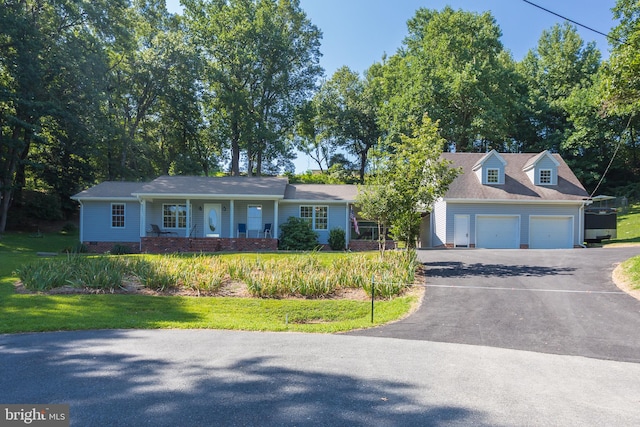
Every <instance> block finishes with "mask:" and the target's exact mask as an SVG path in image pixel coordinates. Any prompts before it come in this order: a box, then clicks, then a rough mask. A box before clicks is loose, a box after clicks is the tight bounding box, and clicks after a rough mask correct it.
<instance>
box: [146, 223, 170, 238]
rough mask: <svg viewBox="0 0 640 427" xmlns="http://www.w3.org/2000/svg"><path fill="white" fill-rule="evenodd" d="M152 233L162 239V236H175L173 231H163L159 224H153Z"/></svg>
mask: <svg viewBox="0 0 640 427" xmlns="http://www.w3.org/2000/svg"><path fill="white" fill-rule="evenodd" d="M151 233H152V234H155V235H156V236H157V237H160V235H161V234H167V235H168V234H173V232H171V231H162V230H160V227H158V224H151Z"/></svg>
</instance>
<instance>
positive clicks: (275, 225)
mask: <svg viewBox="0 0 640 427" xmlns="http://www.w3.org/2000/svg"><path fill="white" fill-rule="evenodd" d="M278 205H279V203H278V201H277V200H275V201H274V202H273V236H271V237H275V238H276V239H277V238H278V225H279V224H278ZM265 237H266V236H265Z"/></svg>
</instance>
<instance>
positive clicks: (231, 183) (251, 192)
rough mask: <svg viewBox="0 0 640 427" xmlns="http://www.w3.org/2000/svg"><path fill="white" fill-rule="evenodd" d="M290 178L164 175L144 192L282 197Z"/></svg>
mask: <svg viewBox="0 0 640 427" xmlns="http://www.w3.org/2000/svg"><path fill="white" fill-rule="evenodd" d="M287 183H288V180H287V178H273V177H252V178H249V177H200V176H161V177H159V178H156V179H154V180H153V181H151V182H149V183H147V184H144V185H142V187H141V188H139V189H138V190H137V191H136V192H135V193H134V194H136V195H141V196H200V197H207V196H259V197H262V198H282V197H284V192H285V188H286V186H287Z"/></svg>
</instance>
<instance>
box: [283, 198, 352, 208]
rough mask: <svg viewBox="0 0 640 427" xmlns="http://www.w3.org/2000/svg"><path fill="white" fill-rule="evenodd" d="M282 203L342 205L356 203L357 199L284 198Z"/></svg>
mask: <svg viewBox="0 0 640 427" xmlns="http://www.w3.org/2000/svg"><path fill="white" fill-rule="evenodd" d="M280 203H283V204H288V205H297V204H300V205H317V204H318V203H322V205H323V206H324V205H341V204H343V203H349V204H355V203H356V201H355V200H335V199H333V200H321V199H284V200H280Z"/></svg>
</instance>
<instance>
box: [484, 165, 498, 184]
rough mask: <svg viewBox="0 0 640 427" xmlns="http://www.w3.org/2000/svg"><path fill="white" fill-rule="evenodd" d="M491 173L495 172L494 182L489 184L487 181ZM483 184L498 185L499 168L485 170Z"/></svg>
mask: <svg viewBox="0 0 640 427" xmlns="http://www.w3.org/2000/svg"><path fill="white" fill-rule="evenodd" d="M491 171H495V172H496V181H495V182H490V181H489V172H491ZM485 183H486V185H500V184H501V182H500V168H487V169H486V174H485Z"/></svg>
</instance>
